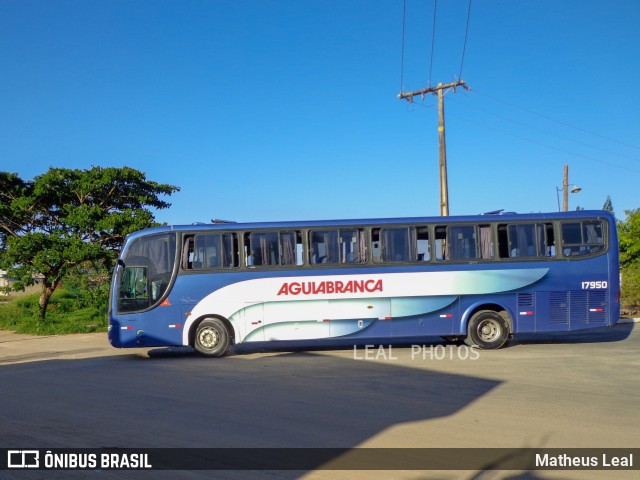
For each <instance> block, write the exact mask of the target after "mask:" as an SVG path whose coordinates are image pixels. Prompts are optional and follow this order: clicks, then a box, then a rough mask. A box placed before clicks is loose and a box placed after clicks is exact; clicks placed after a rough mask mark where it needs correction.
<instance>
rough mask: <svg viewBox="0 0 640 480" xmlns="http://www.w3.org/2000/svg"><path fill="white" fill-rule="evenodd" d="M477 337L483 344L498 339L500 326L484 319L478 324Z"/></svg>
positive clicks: (493, 321) (491, 320)
mask: <svg viewBox="0 0 640 480" xmlns="http://www.w3.org/2000/svg"><path fill="white" fill-rule="evenodd" d="M477 331H478V337H479V338H480V340H482V341H483V342H493V341H494V340H496V339H497V338H498V337H500V331H501V329H500V324H499V323H498V322H497V321H496V320H493V319H486V320H483V321H481V322H480V323H479V324H478V330H477Z"/></svg>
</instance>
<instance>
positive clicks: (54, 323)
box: [0, 290, 107, 335]
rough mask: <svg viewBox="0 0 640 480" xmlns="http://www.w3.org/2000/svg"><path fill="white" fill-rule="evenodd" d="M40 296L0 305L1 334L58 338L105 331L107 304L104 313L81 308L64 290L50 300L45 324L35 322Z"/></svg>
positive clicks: (28, 296)
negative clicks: (5, 332) (12, 333)
mask: <svg viewBox="0 0 640 480" xmlns="http://www.w3.org/2000/svg"><path fill="white" fill-rule="evenodd" d="M38 298H39V294H30V295H24V296H20V297H9V298H8V299H3V301H0V330H9V331H12V332H15V333H26V334H30V335H61V334H68V333H92V332H106V331H107V314H106V302H105V307H104V308H103V309H99V308H95V307H84V308H82V307H80V306H79V305H78V301H77V298H76V297H75V296H73V295H72V294H70V293H69V292H66V291H64V290H61V291H56V292H54V294H53V295H52V297H51V302H50V303H49V307H48V308H47V315H46V318H45V319H44V321H42V320H40V319H39V318H38V316H37V315H38Z"/></svg>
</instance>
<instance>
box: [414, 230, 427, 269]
mask: <svg viewBox="0 0 640 480" xmlns="http://www.w3.org/2000/svg"><path fill="white" fill-rule="evenodd" d="M411 230H412V236H414V237H415V244H416V260H417V261H418V262H428V261H429V260H431V247H430V246H429V228H427V227H417V228H415V229H414V228H412V229H411Z"/></svg>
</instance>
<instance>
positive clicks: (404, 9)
mask: <svg viewBox="0 0 640 480" xmlns="http://www.w3.org/2000/svg"><path fill="white" fill-rule="evenodd" d="M406 19H407V0H404V2H403V5H402V53H401V54H400V91H402V87H403V86H404V37H405V24H406Z"/></svg>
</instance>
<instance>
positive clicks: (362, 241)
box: [358, 230, 367, 263]
mask: <svg viewBox="0 0 640 480" xmlns="http://www.w3.org/2000/svg"><path fill="white" fill-rule="evenodd" d="M358 236H359V242H358V243H359V245H358V250H359V251H358V263H364V262H365V261H366V260H367V258H366V254H367V249H366V244H367V239H366V235H365V233H364V231H362V230H359V231H358Z"/></svg>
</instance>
